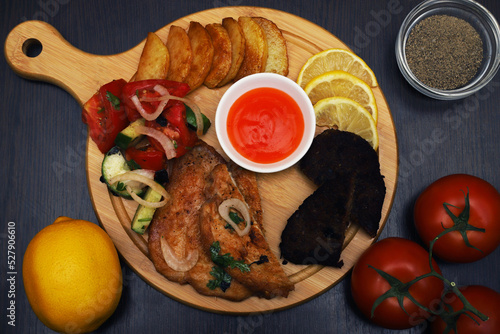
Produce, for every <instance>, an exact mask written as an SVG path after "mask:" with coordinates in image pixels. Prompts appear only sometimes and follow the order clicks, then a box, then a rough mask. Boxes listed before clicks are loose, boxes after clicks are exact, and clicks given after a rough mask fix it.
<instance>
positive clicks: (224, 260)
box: [207, 241, 250, 291]
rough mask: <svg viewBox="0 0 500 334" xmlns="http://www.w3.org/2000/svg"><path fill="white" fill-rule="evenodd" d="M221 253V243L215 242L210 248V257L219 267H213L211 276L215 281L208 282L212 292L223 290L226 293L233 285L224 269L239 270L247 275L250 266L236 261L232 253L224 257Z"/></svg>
mask: <svg viewBox="0 0 500 334" xmlns="http://www.w3.org/2000/svg"><path fill="white" fill-rule="evenodd" d="M219 253H220V243H219V242H218V241H215V242H214V243H213V244H212V246H210V257H211V259H212V261H213V262H214V263H215V264H216V265H217V266H214V267H212V271H211V272H210V275H212V276H213V277H214V278H215V279H213V280H210V281H208V284H207V287H208V288H209V289H211V290H214V289H216V288H221V290H222V291H226V289H227V288H229V286H230V284H231V276H230V275H229V274H228V273H226V272H225V271H224V268H227V267H230V268H233V269H234V268H238V269H239V270H241V272H242V273H247V272H249V271H250V266H249V265H248V264H246V263H244V262H243V261H238V260H235V259H234V257H232V256H231V254H230V253H226V254H224V255H220V254H219Z"/></svg>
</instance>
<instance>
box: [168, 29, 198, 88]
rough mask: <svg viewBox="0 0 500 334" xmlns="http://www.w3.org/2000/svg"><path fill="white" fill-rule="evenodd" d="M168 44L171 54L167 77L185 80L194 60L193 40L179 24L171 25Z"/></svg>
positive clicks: (174, 79)
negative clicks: (191, 40)
mask: <svg viewBox="0 0 500 334" xmlns="http://www.w3.org/2000/svg"><path fill="white" fill-rule="evenodd" d="M166 44H167V48H168V52H169V53H170V55H171V57H170V67H169V69H168V74H167V79H168V80H173V81H179V82H184V80H185V79H186V77H187V75H188V73H189V70H190V69H191V63H192V62H193V51H192V49H191V42H190V41H189V37H188V35H187V33H186V31H185V30H184V29H182V28H181V27H179V26H174V25H173V26H171V27H170V30H169V32H168V38H167V43H166Z"/></svg>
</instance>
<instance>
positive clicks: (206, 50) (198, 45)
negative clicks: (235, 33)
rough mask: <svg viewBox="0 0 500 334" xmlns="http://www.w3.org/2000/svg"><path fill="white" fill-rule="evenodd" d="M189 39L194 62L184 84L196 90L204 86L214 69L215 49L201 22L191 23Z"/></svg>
mask: <svg viewBox="0 0 500 334" xmlns="http://www.w3.org/2000/svg"><path fill="white" fill-rule="evenodd" d="M188 37H189V41H190V43H191V50H193V62H192V63H191V69H190V70H189V73H188V75H187V77H186V79H185V80H184V82H185V83H187V84H188V85H189V87H190V88H191V90H194V89H196V88H198V87H199V86H201V85H202V84H203V82H204V81H205V78H206V77H207V75H208V73H209V72H210V69H211V68H212V61H213V59H214V47H213V45H212V39H211V38H210V35H209V34H208V32H207V30H206V29H205V28H204V27H203V26H202V25H201V24H200V23H199V22H194V21H191V22H190V23H189V30H188Z"/></svg>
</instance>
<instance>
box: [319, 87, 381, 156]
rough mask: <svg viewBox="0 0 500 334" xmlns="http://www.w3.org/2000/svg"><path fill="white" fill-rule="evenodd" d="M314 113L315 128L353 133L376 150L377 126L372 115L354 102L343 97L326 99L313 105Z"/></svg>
mask: <svg viewBox="0 0 500 334" xmlns="http://www.w3.org/2000/svg"><path fill="white" fill-rule="evenodd" d="M314 112H315V113H316V125H317V126H327V127H330V128H336V129H338V130H342V131H349V132H352V133H355V134H357V135H358V136H360V137H362V138H364V139H365V140H366V141H368V142H369V143H370V145H371V146H372V147H373V149H375V150H377V148H378V132H377V125H376V124H375V121H374V119H373V117H372V115H370V113H369V112H368V111H366V109H365V108H363V107H362V106H361V105H360V104H359V103H357V102H356V101H353V100H351V99H348V98H345V97H328V98H326V99H323V100H320V101H318V103H316V104H315V105H314Z"/></svg>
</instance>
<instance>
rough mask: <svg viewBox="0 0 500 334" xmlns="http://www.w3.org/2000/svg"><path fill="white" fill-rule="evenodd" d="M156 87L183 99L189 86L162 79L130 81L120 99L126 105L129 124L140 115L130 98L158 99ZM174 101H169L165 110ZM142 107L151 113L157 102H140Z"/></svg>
mask: <svg viewBox="0 0 500 334" xmlns="http://www.w3.org/2000/svg"><path fill="white" fill-rule="evenodd" d="M156 85H161V86H163V87H165V88H166V89H167V90H168V92H169V94H170V95H173V96H177V97H184V96H186V94H187V93H188V92H189V90H190V88H189V85H188V84H186V83H182V82H177V81H171V80H162V79H152V80H141V81H132V82H129V83H127V84H126V85H125V87H124V88H123V92H122V99H123V101H124V103H125V104H126V106H127V108H126V112H127V117H128V119H129V121H130V122H133V121H135V120H137V119H139V118H141V115H140V114H139V112H138V111H137V109H136V107H135V105H134V103H133V102H132V99H131V98H132V97H133V96H134V95H138V97H139V99H140V98H142V97H145V96H147V97H159V96H160V94H159V93H157V92H155V91H154V89H153V88H154V87H155V86H156ZM173 102H174V101H169V102H168V104H167V106H166V107H167V108H168V107H169V106H171V105H172V104H173ZM141 104H142V107H143V108H144V109H145V110H146V112H148V113H153V112H154V111H155V110H156V107H157V106H158V102H141Z"/></svg>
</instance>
